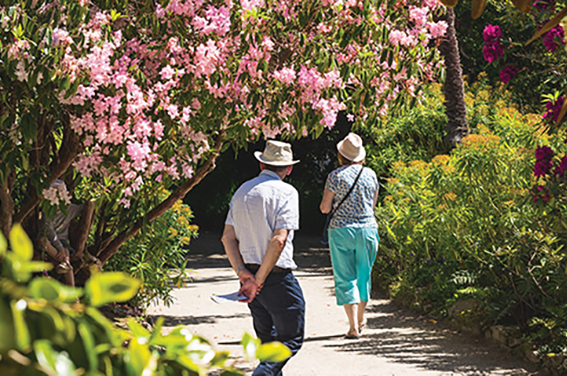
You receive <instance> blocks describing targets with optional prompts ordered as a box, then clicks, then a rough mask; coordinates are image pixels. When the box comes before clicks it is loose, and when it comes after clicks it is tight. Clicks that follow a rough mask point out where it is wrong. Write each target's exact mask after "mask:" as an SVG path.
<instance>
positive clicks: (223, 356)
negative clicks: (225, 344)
mask: <svg viewBox="0 0 567 376" xmlns="http://www.w3.org/2000/svg"><path fill="white" fill-rule="evenodd" d="M229 357H230V353H229V352H228V351H219V352H217V353H216V354H215V357H214V358H213V360H211V367H223V366H224V363H225V362H226V361H227V360H228V358H229Z"/></svg>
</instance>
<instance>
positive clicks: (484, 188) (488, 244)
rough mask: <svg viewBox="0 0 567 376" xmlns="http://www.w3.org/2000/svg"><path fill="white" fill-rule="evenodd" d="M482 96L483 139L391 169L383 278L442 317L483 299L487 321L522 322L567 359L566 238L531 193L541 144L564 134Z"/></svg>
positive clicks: (382, 213)
mask: <svg viewBox="0 0 567 376" xmlns="http://www.w3.org/2000/svg"><path fill="white" fill-rule="evenodd" d="M483 92H484V88H483V90H481V91H480V92H477V95H474V96H473V97H474V98H473V99H472V102H471V103H470V106H469V108H471V107H472V108H473V110H472V111H469V114H471V116H473V117H474V118H475V119H477V121H478V123H477V127H476V130H475V133H473V134H471V135H469V136H467V137H466V138H464V139H463V141H462V144H461V145H459V146H458V147H457V148H456V149H454V150H453V151H452V152H451V154H450V155H438V156H436V157H434V158H433V159H432V160H431V161H430V162H423V161H419V160H417V161H411V162H409V163H406V162H397V163H394V164H393V167H392V169H391V177H390V178H389V179H388V182H387V184H386V185H385V187H383V188H385V190H386V195H385V196H384V198H383V199H382V202H381V204H380V205H379V208H378V209H377V218H378V221H379V229H380V237H381V243H380V250H379V255H378V259H377V263H376V266H375V281H376V283H379V284H381V285H382V286H385V287H388V288H390V289H391V291H392V293H393V294H394V296H396V295H398V296H400V297H402V296H403V297H404V298H405V299H406V301H407V300H408V299H409V300H410V301H412V302H413V303H414V305H415V307H416V308H418V309H421V310H423V311H425V312H428V313H433V314H437V315H440V316H443V315H445V314H446V313H447V309H448V308H449V307H450V305H451V304H452V303H454V302H455V301H456V300H459V299H465V298H473V299H476V300H477V302H478V303H479V312H480V314H481V315H483V316H484V318H485V323H509V324H517V325H519V326H520V327H521V328H522V330H523V331H524V332H525V333H527V334H526V338H528V339H530V340H533V341H534V342H535V343H537V344H538V345H539V346H540V350H541V351H545V352H555V353H557V352H566V351H567V337H566V336H565V333H566V332H567V278H566V276H565V262H566V261H567V257H566V253H565V250H564V247H565V245H567V244H566V243H567V237H566V236H565V234H561V233H558V232H555V231H553V230H552V229H551V228H550V226H549V224H550V221H553V220H554V217H552V216H551V213H550V212H549V211H546V209H545V207H540V206H537V205H535V204H534V197H533V195H532V190H531V189H532V187H533V186H534V184H536V183H537V181H536V179H535V177H534V176H533V165H534V160H535V158H534V151H535V148H536V146H537V145H538V144H541V143H542V142H545V143H551V144H553V145H554V148H555V149H556V150H563V149H562V148H564V145H563V143H562V142H561V141H562V139H563V138H564V137H559V136H557V135H556V136H554V137H550V136H546V135H544V134H542V133H541V129H540V128H539V127H538V123H539V118H538V117H537V116H533V115H522V114H520V113H519V112H518V111H516V110H515V109H514V108H512V107H507V106H505V105H502V103H500V104H499V105H498V101H499V99H498V96H492V97H487V96H486V95H484V94H482V93H483ZM478 93H480V94H482V95H478ZM483 96H484V97H483ZM491 100H492V102H493V103H492V104H491V103H490V102H491ZM504 103H505V101H504ZM481 120H482V122H481ZM564 151H565V150H563V152H564Z"/></svg>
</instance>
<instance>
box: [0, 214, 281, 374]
mask: <svg viewBox="0 0 567 376" xmlns="http://www.w3.org/2000/svg"><path fill="white" fill-rule="evenodd" d="M10 246H11V250H8V247H7V243H6V241H5V239H4V238H3V237H2V235H1V234H0V256H1V257H2V264H3V268H4V269H3V272H2V276H0V338H1V341H0V374H1V375H3V376H12V375H82V374H88V375H125V376H139V375H196V376H197V375H206V374H207V371H208V370H210V369H213V368H217V369H218V368H220V369H221V370H223V373H222V375H225V376H226V375H243V373H242V372H240V371H239V370H237V369H235V368H233V367H231V366H230V365H227V364H226V361H227V360H228V358H229V354H228V353H227V352H216V351H215V350H214V349H213V348H212V346H211V344H210V343H209V342H208V341H207V340H206V339H204V338H202V337H199V336H195V335H193V334H191V333H190V332H189V331H188V330H187V329H185V328H182V327H179V328H176V329H174V330H173V331H171V332H170V333H169V334H167V335H162V334H161V329H162V326H163V322H164V320H163V319H162V318H160V319H158V321H157V323H156V325H155V328H154V330H153V331H149V330H147V329H145V328H144V327H143V326H141V325H140V324H138V323H137V322H136V321H135V320H130V321H129V322H128V329H129V330H128V331H126V330H122V329H118V328H116V327H115V326H114V325H113V324H112V323H111V322H110V321H109V320H108V319H107V318H106V317H104V316H103V315H102V314H101V313H100V312H99V311H98V310H97V309H96V308H95V306H98V305H101V304H104V303H106V302H108V301H125V300H128V299H130V298H131V297H132V296H133V295H134V294H135V292H136V290H137V288H138V286H139V281H137V280H135V279H134V278H132V277H130V276H128V275H126V274H124V273H117V272H114V273H99V274H95V275H94V277H93V278H92V279H90V280H89V281H88V282H87V285H86V287H85V289H84V290H83V289H76V288H71V287H67V286H64V285H62V284H61V283H59V282H57V281H55V280H53V279H48V278H34V279H33V280H31V282H30V278H31V274H25V273H24V274H21V273H20V274H18V272H17V271H15V270H14V269H18V267H16V266H17V265H16V264H18V263H20V264H22V266H21V267H19V270H39V269H40V265H43V263H37V262H34V261H31V256H30V255H32V254H33V249H32V248H31V242H30V240H29V238H28V237H27V236H26V234H25V232H24V231H23V230H22V228H21V227H20V226H19V225H16V226H14V227H13V230H12V231H11V233H10ZM28 256H30V257H28ZM79 297H82V299H83V300H82V302H79V301H78V300H77V298H79ZM245 343H246V344H248V343H249V345H247V346H245V348H246V351H247V353H249V355H250V356H251V357H256V356H257V357H258V358H259V359H269V360H275V361H282V360H285V359H287V358H288V357H289V356H290V351H289V349H287V348H286V347H285V346H283V345H282V344H281V343H268V344H263V345H260V344H259V342H258V340H256V339H253V338H251V337H250V336H248V335H246V336H245V337H244V339H243V344H245Z"/></svg>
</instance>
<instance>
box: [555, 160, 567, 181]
mask: <svg viewBox="0 0 567 376" xmlns="http://www.w3.org/2000/svg"><path fill="white" fill-rule="evenodd" d="M565 171H567V155H564V156H563V158H561V160H560V161H559V164H558V165H557V166H555V170H554V171H553V173H554V174H555V175H558V176H559V177H562V176H564V175H565Z"/></svg>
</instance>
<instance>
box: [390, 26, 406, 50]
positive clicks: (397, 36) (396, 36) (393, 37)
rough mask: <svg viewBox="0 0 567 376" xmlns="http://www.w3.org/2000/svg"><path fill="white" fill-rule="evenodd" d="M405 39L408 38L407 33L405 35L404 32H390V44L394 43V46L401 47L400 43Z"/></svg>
mask: <svg viewBox="0 0 567 376" xmlns="http://www.w3.org/2000/svg"><path fill="white" fill-rule="evenodd" d="M405 38H406V33H404V32H403V31H400V30H392V31H391V32H390V43H392V44H393V45H394V46H397V45H399V44H400V41H401V40H402V39H405Z"/></svg>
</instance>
